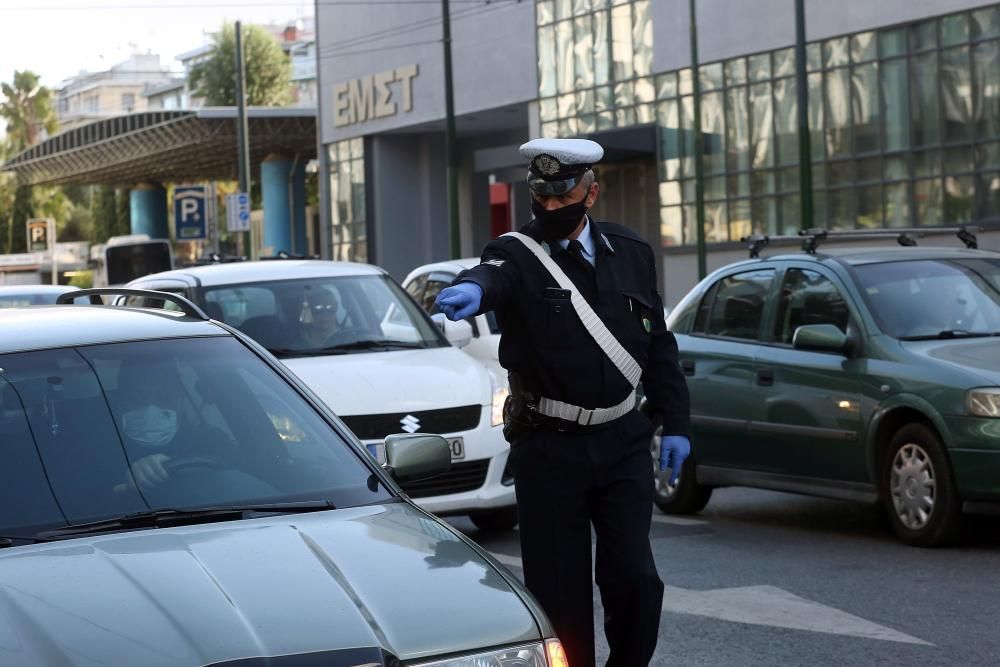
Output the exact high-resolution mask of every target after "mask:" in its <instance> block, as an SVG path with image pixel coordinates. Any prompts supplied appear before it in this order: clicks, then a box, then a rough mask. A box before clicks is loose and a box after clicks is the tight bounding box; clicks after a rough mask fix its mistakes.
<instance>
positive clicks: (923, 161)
mask: <svg viewBox="0 0 1000 667" xmlns="http://www.w3.org/2000/svg"><path fill="white" fill-rule="evenodd" d="M940 173H941V152H940V151H917V152H916V153H914V154H913V175H914V176H915V177H916V178H922V177H924V176H937V175H938V174H940Z"/></svg>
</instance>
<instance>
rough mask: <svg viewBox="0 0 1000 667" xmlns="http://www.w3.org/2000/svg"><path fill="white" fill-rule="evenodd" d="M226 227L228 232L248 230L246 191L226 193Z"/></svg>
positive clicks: (247, 198)
mask: <svg viewBox="0 0 1000 667" xmlns="http://www.w3.org/2000/svg"><path fill="white" fill-rule="evenodd" d="M226 229H227V230H228V231H230V232H248V231H250V195H248V194H247V193H245V192H237V193H235V194H231V195H226Z"/></svg>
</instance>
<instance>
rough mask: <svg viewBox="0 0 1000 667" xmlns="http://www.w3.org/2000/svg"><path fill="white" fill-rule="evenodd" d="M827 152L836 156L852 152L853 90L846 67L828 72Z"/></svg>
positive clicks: (826, 98)
mask: <svg viewBox="0 0 1000 667" xmlns="http://www.w3.org/2000/svg"><path fill="white" fill-rule="evenodd" d="M824 97H825V102H826V106H825V109H824V115H825V117H826V154H827V156H828V157H831V158H834V157H839V156H843V155H850V153H851V141H850V137H851V90H850V81H849V80H848V72H847V70H846V69H836V70H832V71H830V72H827V73H826V95H825V96H824Z"/></svg>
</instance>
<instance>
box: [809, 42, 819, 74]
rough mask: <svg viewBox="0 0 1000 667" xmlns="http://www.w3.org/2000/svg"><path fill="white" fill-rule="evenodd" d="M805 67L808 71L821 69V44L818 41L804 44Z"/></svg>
mask: <svg viewBox="0 0 1000 667" xmlns="http://www.w3.org/2000/svg"><path fill="white" fill-rule="evenodd" d="M806 69H807V70H808V71H810V72H816V71H818V70H821V69H823V46H822V45H821V44H820V43H819V42H813V43H811V44H806Z"/></svg>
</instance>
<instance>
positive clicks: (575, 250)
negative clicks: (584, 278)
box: [566, 239, 594, 271]
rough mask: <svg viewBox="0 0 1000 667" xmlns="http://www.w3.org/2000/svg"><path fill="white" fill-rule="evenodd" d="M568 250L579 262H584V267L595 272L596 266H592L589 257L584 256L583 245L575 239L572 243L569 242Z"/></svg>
mask: <svg viewBox="0 0 1000 667" xmlns="http://www.w3.org/2000/svg"><path fill="white" fill-rule="evenodd" d="M566 249H567V250H569V251H570V253H572V254H573V255H574V256H575V257H576V258H577V259H578V260H580V261H581V262H583V265H584V266H586V267H587V268H588V269H589V270H590V271H593V270H594V265H593V264H591V263H590V260H589V259H587V256H586V255H584V254H583V244H582V243H580V242H579V241H578V240H576V239H573V240H572V241H570V242H569V245H568V246H567V247H566Z"/></svg>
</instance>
